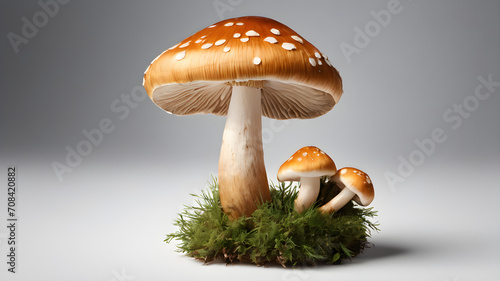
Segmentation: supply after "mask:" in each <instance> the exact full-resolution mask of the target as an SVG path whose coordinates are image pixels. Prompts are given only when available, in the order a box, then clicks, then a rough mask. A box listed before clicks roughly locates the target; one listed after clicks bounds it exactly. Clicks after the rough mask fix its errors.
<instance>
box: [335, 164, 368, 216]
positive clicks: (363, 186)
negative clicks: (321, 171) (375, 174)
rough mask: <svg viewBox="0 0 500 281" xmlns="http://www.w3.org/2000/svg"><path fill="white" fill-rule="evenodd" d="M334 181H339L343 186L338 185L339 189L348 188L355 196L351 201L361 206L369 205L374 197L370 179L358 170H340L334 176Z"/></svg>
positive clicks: (349, 168) (348, 168)
mask: <svg viewBox="0 0 500 281" xmlns="http://www.w3.org/2000/svg"><path fill="white" fill-rule="evenodd" d="M334 180H339V181H340V182H342V184H344V186H345V187H344V186H342V185H340V188H341V189H344V188H349V189H350V190H351V191H352V192H354V193H355V194H356V196H354V198H353V199H354V201H356V203H358V204H359V205H361V206H368V205H370V203H371V202H372V201H373V198H374V197H375V191H374V190H373V183H372V181H371V179H370V177H369V176H368V174H366V173H365V172H363V171H361V170H359V169H356V168H352V167H345V168H342V169H340V170H338V172H337V174H335V175H334Z"/></svg>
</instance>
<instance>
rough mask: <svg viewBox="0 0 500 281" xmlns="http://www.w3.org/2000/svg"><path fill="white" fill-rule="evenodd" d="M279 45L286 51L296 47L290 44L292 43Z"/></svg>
mask: <svg viewBox="0 0 500 281" xmlns="http://www.w3.org/2000/svg"><path fill="white" fill-rule="evenodd" d="M281 47H283V49H285V50H288V51H291V50H295V49H297V48H296V47H295V45H294V44H292V43H283V44H282V45H281Z"/></svg>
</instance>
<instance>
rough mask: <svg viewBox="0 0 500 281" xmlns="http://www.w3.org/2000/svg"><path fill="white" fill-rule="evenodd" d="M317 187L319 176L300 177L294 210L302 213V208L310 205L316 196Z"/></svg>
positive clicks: (318, 185)
mask: <svg viewBox="0 0 500 281" xmlns="http://www.w3.org/2000/svg"><path fill="white" fill-rule="evenodd" d="M319 187H320V178H319V177H301V178H300V189H299V194H298V195H297V198H296V199H295V211H297V212H298V213H302V212H303V211H304V210H306V209H307V208H309V207H311V205H312V204H314V202H315V201H316V199H317V198H318V194H319Z"/></svg>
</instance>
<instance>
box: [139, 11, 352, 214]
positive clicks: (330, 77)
mask: <svg viewBox="0 0 500 281" xmlns="http://www.w3.org/2000/svg"><path fill="white" fill-rule="evenodd" d="M143 85H144V87H145V89H146V91H147V93H148V95H149V96H150V97H151V99H152V100H153V102H155V103H156V104H157V105H158V106H159V107H160V108H162V109H164V110H166V111H167V112H169V113H173V114H176V115H190V114H198V113H212V114H214V115H227V119H226V126H225V128H224V133H223V137H222V147H221V152H220V158H219V174H218V178H219V194H220V200H221V204H222V207H223V210H224V212H225V213H226V214H228V215H229V217H230V218H231V219H236V218H238V217H240V216H243V215H244V216H250V215H251V214H252V213H253V211H254V210H255V209H256V208H257V206H258V204H259V203H261V202H264V201H269V200H270V192H269V187H268V182H267V176H266V171H265V166H264V153H263V148H262V132H261V131H262V123H261V115H263V116H266V117H269V118H275V119H290V118H301V119H305V118H314V117H317V116H320V115H322V114H325V113H326V112H328V111H329V110H330V109H332V107H333V106H334V105H335V104H336V103H337V102H338V100H339V99H340V96H341V95H342V81H341V78H340V76H339V74H338V72H337V70H336V69H335V68H334V67H333V66H332V65H331V63H330V62H329V61H328V58H327V57H326V56H325V55H323V54H322V53H321V52H320V51H319V50H318V49H317V48H315V47H314V46H313V45H312V44H311V43H309V42H308V41H307V40H305V39H304V38H303V37H301V36H299V35H298V34H297V33H296V32H295V31H293V30H292V29H290V28H289V27H287V26H285V25H283V24H281V23H279V22H277V21H275V20H272V19H269V18H264V17H250V16H249V17H240V18H233V19H227V20H223V21H221V22H218V23H216V24H213V25H211V26H209V27H207V28H204V29H202V30H201V31H199V32H196V33H195V34H193V35H192V36H189V37H188V38H186V39H184V40H182V41H181V42H180V43H179V44H177V45H175V46H173V47H171V48H169V49H168V50H166V51H164V52H163V53H162V54H160V55H159V56H158V57H157V58H155V59H154V60H153V61H152V62H151V64H150V66H149V67H148V69H146V72H145V73H144V81H143Z"/></svg>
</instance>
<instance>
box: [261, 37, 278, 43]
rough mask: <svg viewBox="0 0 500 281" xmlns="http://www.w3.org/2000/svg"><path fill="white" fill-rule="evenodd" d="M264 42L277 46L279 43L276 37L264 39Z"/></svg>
mask: <svg viewBox="0 0 500 281" xmlns="http://www.w3.org/2000/svg"><path fill="white" fill-rule="evenodd" d="M264 41H266V42H269V43H271V44H276V43H278V40H276V38H274V37H266V38H265V39H264Z"/></svg>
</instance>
